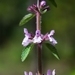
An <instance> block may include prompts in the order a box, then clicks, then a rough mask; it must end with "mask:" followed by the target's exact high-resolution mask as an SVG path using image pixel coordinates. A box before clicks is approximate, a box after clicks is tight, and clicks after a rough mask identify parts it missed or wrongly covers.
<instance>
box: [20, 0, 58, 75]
mask: <svg viewBox="0 0 75 75" xmlns="http://www.w3.org/2000/svg"><path fill="white" fill-rule="evenodd" d="M50 1H51V2H52V3H53V4H54V5H55V6H56V3H55V1H54V0H50ZM49 9H50V7H49V6H47V5H46V1H45V0H42V1H41V0H37V4H33V5H32V6H29V7H28V8H27V10H28V11H29V12H31V13H29V14H27V15H25V16H24V17H23V19H22V20H21V21H20V25H24V24H25V23H27V22H28V21H29V20H31V19H32V18H33V17H36V31H35V34H32V33H29V32H28V30H27V29H26V28H24V35H25V37H24V39H23V41H22V45H23V46H24V50H23V51H22V55H21V59H22V62H23V61H24V60H25V59H26V58H27V56H28V54H29V52H30V51H31V50H32V49H33V47H34V45H35V44H36V45H37V48H38V73H36V75H43V73H42V62H41V61H42V59H41V52H42V44H44V45H45V46H46V47H47V48H48V49H49V50H50V51H51V52H52V54H53V55H54V56H55V57H56V58H57V59H59V55H58V53H57V49H56V48H55V45H56V44H57V41H56V40H55V39H54V38H53V35H54V33H55V30H51V31H50V33H46V34H45V35H43V34H41V17H42V14H44V13H46V12H47V11H49ZM24 74H25V75H28V73H27V72H26V71H25V72H24ZM29 75H33V73H32V72H29ZM47 75H55V69H54V70H53V71H52V74H51V72H50V70H48V72H47Z"/></svg>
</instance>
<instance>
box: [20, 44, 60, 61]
mask: <svg viewBox="0 0 75 75" xmlns="http://www.w3.org/2000/svg"><path fill="white" fill-rule="evenodd" d="M45 46H46V47H47V48H48V49H49V50H50V51H51V53H52V54H53V55H54V56H55V57H56V58H57V59H59V55H58V52H57V49H56V48H55V47H54V46H53V45H51V44H50V43H45ZM33 47H34V44H29V45H28V46H26V47H25V48H24V50H23V51H22V55H21V60H22V62H23V61H24V60H25V59H26V58H27V56H28V54H29V53H30V51H31V50H32V49H33Z"/></svg>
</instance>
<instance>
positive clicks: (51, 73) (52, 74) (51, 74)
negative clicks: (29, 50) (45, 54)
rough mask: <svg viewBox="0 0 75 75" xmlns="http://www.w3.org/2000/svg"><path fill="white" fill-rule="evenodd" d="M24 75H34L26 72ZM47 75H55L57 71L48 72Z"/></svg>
mask: <svg viewBox="0 0 75 75" xmlns="http://www.w3.org/2000/svg"><path fill="white" fill-rule="evenodd" d="M24 75H33V73H32V72H29V73H27V72H26V71H24ZM36 75H38V74H37V73H36ZM43 75H44V74H43ZM47 75H55V69H54V70H53V71H51V70H48V71H47Z"/></svg>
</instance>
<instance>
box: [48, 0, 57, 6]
mask: <svg viewBox="0 0 75 75" xmlns="http://www.w3.org/2000/svg"><path fill="white" fill-rule="evenodd" d="M49 1H50V2H51V3H52V4H53V5H54V6H55V7H57V4H56V2H55V0H49Z"/></svg>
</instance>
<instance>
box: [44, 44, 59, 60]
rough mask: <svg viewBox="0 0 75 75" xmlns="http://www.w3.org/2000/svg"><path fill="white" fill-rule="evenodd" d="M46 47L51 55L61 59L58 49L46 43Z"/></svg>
mask: <svg viewBox="0 0 75 75" xmlns="http://www.w3.org/2000/svg"><path fill="white" fill-rule="evenodd" d="M45 45H46V47H47V48H48V49H49V50H50V51H51V53H52V54H53V55H54V56H55V57H56V58H57V59H58V60H59V59H60V58H59V55H58V52H57V49H56V48H55V47H54V46H53V45H51V44H50V43H45Z"/></svg>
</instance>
